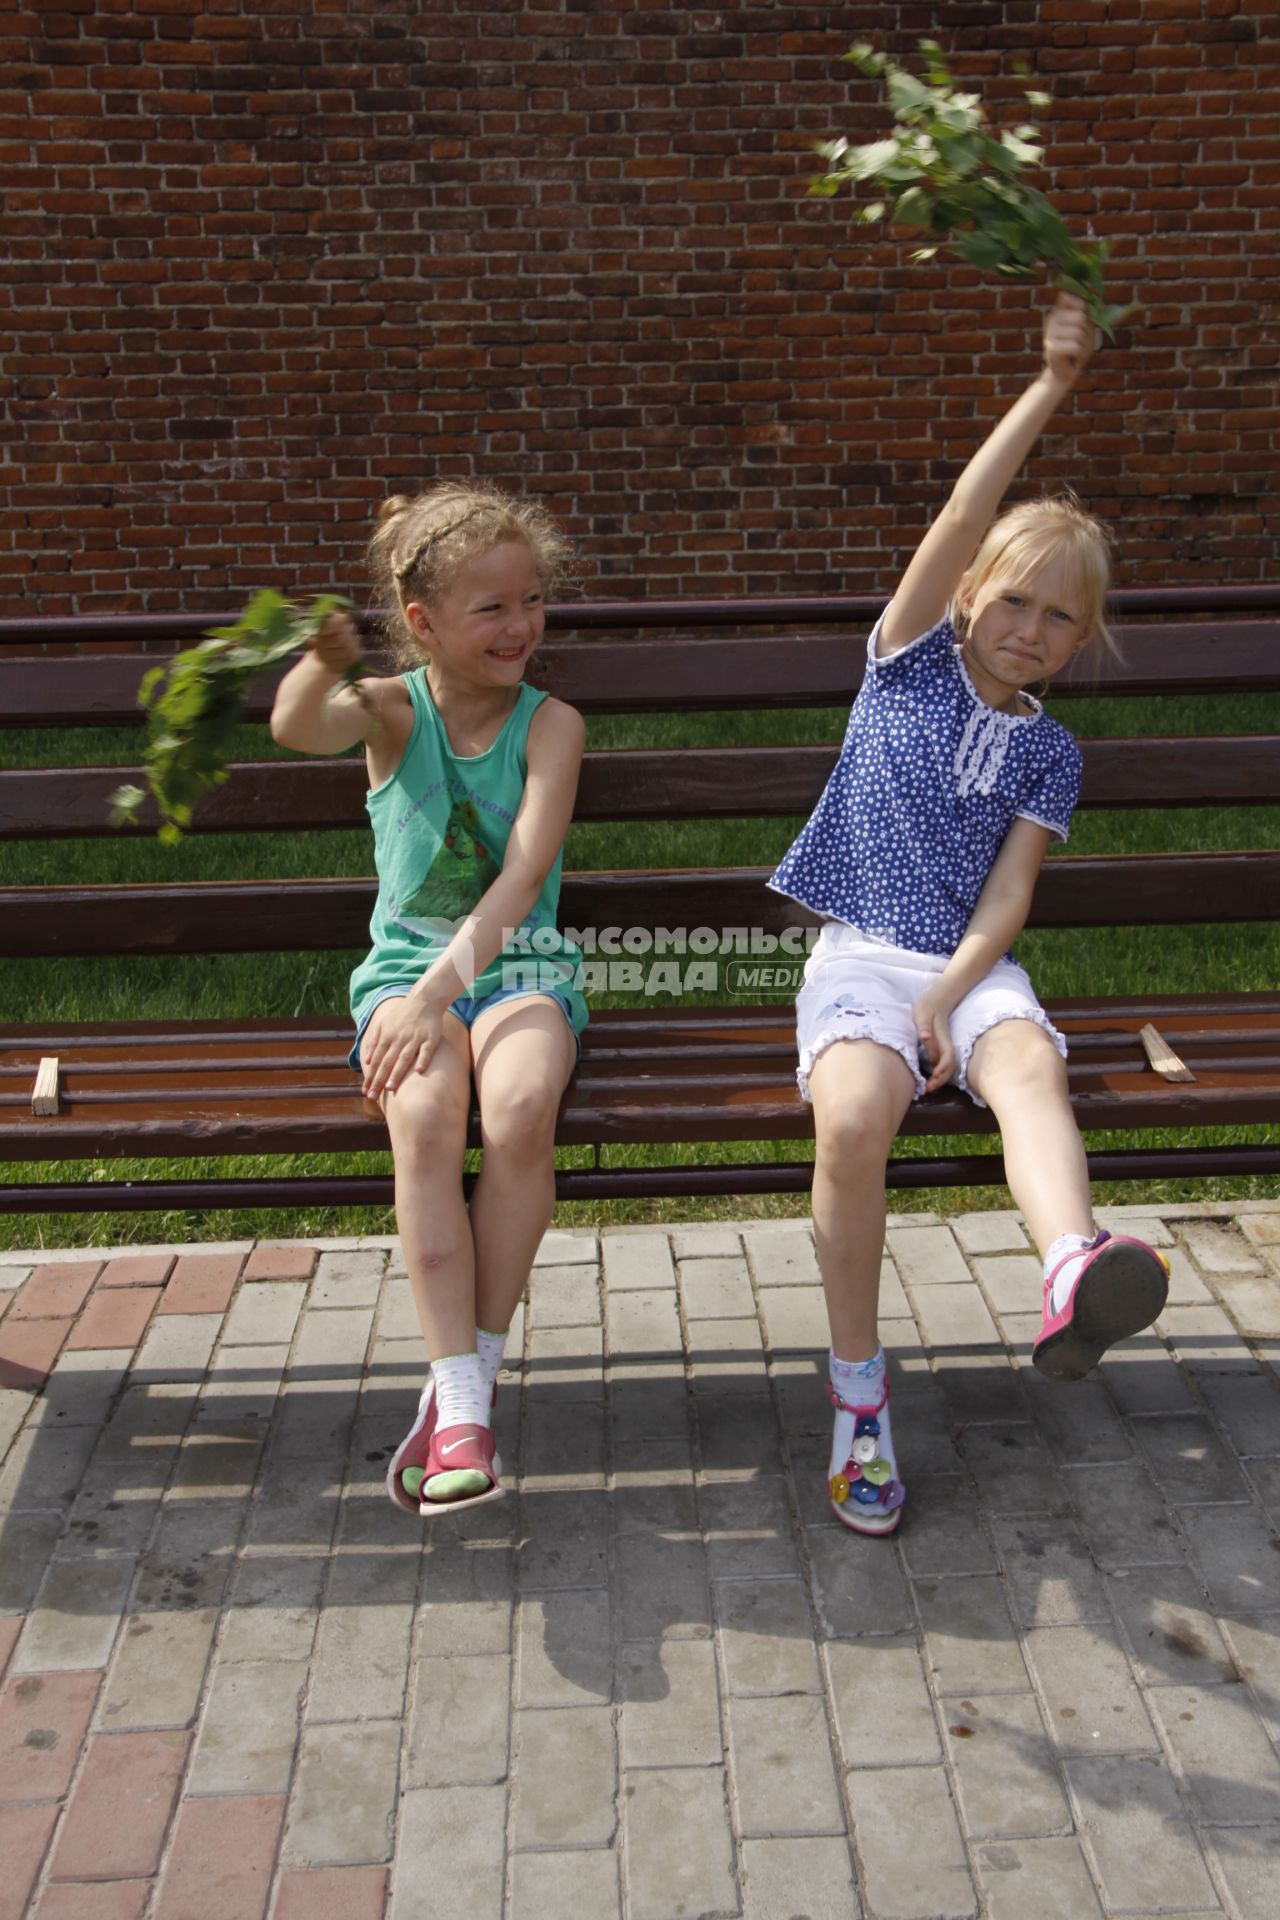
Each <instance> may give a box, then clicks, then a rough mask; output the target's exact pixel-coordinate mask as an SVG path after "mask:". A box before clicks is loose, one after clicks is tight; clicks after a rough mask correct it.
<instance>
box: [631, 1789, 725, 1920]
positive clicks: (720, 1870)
mask: <svg viewBox="0 0 1280 1920" xmlns="http://www.w3.org/2000/svg"><path fill="white" fill-rule="evenodd" d="M624 1806H625V1821H626V1854H625V1859H626V1886H627V1913H628V1915H629V1916H630V1920H668V1916H670V1915H671V1914H674V1913H686V1914H695V1913H697V1914H703V1913H706V1914H711V1913H732V1912H734V1911H735V1910H736V1908H737V1904H738V1890H737V1886H736V1884H735V1881H734V1874H733V1864H732V1861H733V1851H732V1849H733V1842H732V1836H731V1834H730V1829H729V1816H728V1809H727V1807H726V1805H725V1785H724V1775H723V1773H722V1772H721V1771H720V1769H719V1768H718V1767H715V1768H703V1769H690V1768H688V1767H680V1768H675V1769H673V1770H671V1771H670V1772H668V1771H665V1770H661V1769H654V1770H653V1771H641V1772H637V1773H633V1774H630V1775H628V1777H627V1786H626V1797H625V1801H624Z"/></svg>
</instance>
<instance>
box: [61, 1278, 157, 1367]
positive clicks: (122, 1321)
mask: <svg viewBox="0 0 1280 1920" xmlns="http://www.w3.org/2000/svg"><path fill="white" fill-rule="evenodd" d="M159 1298H160V1289H159V1287H130V1288H129V1289H128V1290H127V1291H120V1290H118V1289H117V1290H113V1291H112V1292H110V1293H103V1294H95V1296H94V1298H93V1299H92V1300H91V1301H90V1302H89V1304H88V1306H87V1307H86V1308H85V1310H84V1312H83V1313H82V1314H81V1315H80V1318H79V1319H78V1320H77V1322H76V1324H75V1326H74V1327H73V1328H72V1329H71V1333H70V1335H69V1337H68V1339H67V1350H68V1351H69V1352H74V1351H76V1350H77V1349H79V1348H86V1347H95V1348H96V1347H136V1346H137V1344H138V1342H139V1340H141V1338H142V1335H143V1333H144V1332H145V1330H146V1325H147V1322H148V1320H149V1319H150V1318H151V1313H152V1309H153V1308H154V1307H155V1304H156V1302H157V1300H158V1299H159Z"/></svg>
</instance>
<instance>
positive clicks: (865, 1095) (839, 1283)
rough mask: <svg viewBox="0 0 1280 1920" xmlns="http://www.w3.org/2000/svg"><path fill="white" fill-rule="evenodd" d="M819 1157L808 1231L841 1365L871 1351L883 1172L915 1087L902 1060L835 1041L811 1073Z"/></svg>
mask: <svg viewBox="0 0 1280 1920" xmlns="http://www.w3.org/2000/svg"><path fill="white" fill-rule="evenodd" d="M809 1090H810V1093H811V1094H812V1096H813V1117H814V1127H815V1131H816V1133H817V1157H816V1160H815V1164H814V1172H813V1233H814V1241H815V1243H816V1246H817V1250H818V1266H819V1267H820V1269H821V1271H822V1286H823V1291H824V1292H825V1294H826V1299H827V1318H828V1319H829V1320H830V1322H831V1345H832V1347H833V1349H834V1351H835V1352H836V1353H837V1354H838V1355H839V1357H840V1358H841V1359H842V1360H853V1361H859V1360H869V1359H870V1358H871V1356H872V1355H873V1354H874V1353H875V1350H876V1347H877V1344H878V1336H877V1333H876V1311H877V1307H878V1305H879V1299H880V1255H881V1251H882V1249H883V1246H884V1218H885V1200H884V1169H885V1162H886V1161H887V1160H888V1158H889V1149H890V1147H891V1146H892V1145H893V1139H894V1135H895V1134H896V1133H897V1131H898V1128H899V1126H900V1125H901V1124H902V1116H903V1115H904V1113H905V1112H906V1111H907V1108H908V1107H909V1106H910V1105H911V1100H912V1096H913V1094H914V1092H915V1082H914V1080H913V1078H912V1076H911V1073H910V1071H909V1069H908V1067H907V1064H906V1062H905V1061H904V1060H903V1059H901V1057H900V1056H899V1055H898V1054H896V1053H894V1052H893V1051H892V1049H890V1048H888V1047H882V1046H880V1045H879V1044H878V1043H877V1042H876V1041H874V1040H838V1041H836V1042H835V1044H834V1045H833V1046H830V1047H828V1048H827V1049H826V1051H825V1052H824V1053H821V1054H820V1055H819V1056H818V1058H817V1060H816V1061H815V1062H814V1066H813V1071H812V1072H811V1073H810V1075H809Z"/></svg>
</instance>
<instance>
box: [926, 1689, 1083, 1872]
mask: <svg viewBox="0 0 1280 1920" xmlns="http://www.w3.org/2000/svg"><path fill="white" fill-rule="evenodd" d="M944 1724H945V1726H946V1730H947V1747H948V1751H949V1754H950V1757H951V1761H952V1764H953V1765H954V1767H955V1770H956V1780H957V1785H958V1787H959V1793H960V1804H961V1809H962V1811H963V1815H964V1824H965V1830H966V1832H967V1833H968V1834H969V1836H970V1837H971V1838H972V1839H994V1838H1006V1837H1007V1838H1015V1839H1016V1838H1017V1837H1019V1836H1022V1835H1026V1836H1031V1835H1033V1834H1046V1833H1053V1832H1059V1833H1069V1832H1070V1830H1071V1813H1070V1809H1069V1808H1068V1806H1067V1802H1066V1798H1065V1796H1064V1794H1063V1792H1062V1788H1061V1785H1060V1784H1059V1780H1058V1770H1057V1766H1056V1764H1055V1762H1054V1757H1053V1751H1052V1748H1051V1747H1050V1745H1049V1742H1048V1740H1047V1739H1046V1738H1045V1733H1044V1727H1043V1725H1042V1723H1041V1719H1040V1710H1039V1707H1038V1706H1037V1704H1036V1701H1035V1698H1034V1696H1033V1695H1032V1694H1029V1693H1022V1694H1018V1693H1006V1694H980V1695H978V1696H977V1697H976V1698H972V1697H966V1698H965V1699H964V1700H961V1701H959V1702H952V1704H951V1705H950V1707H949V1708H948V1711H947V1715H946V1719H945V1723H944Z"/></svg>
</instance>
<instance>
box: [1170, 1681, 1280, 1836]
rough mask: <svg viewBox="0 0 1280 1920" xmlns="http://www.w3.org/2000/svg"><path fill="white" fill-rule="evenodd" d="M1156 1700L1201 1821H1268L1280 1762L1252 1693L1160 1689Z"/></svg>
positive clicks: (1237, 1823) (1278, 1785)
mask: <svg viewBox="0 0 1280 1920" xmlns="http://www.w3.org/2000/svg"><path fill="white" fill-rule="evenodd" d="M1150 1699H1151V1705H1152V1709H1153V1711H1154V1713H1155V1715H1156V1717H1157V1719H1158V1720H1159V1721H1160V1724H1161V1725H1162V1727H1163V1728H1164V1733H1165V1738H1166V1739H1167V1740H1168V1742H1169V1745H1170V1746H1171V1747H1172V1748H1173V1751H1174V1753H1175V1754H1176V1756H1177V1759H1178V1763H1179V1766H1180V1769H1181V1772H1182V1777H1183V1779H1184V1781H1185V1782H1186V1785H1187V1790H1188V1791H1189V1793H1190V1794H1191V1797H1192V1799H1193V1801H1194V1802H1195V1803H1196V1806H1197V1808H1198V1810H1199V1814H1200V1818H1201V1819H1202V1820H1203V1821H1205V1822H1206V1823H1207V1824H1208V1825H1210V1826H1245V1825H1249V1824H1251V1823H1253V1822H1256V1821H1259V1820H1265V1819H1267V1818H1268V1816H1269V1815H1270V1814H1271V1812H1272V1811H1273V1810H1274V1808H1275V1806H1276V1792H1277V1788H1280V1762H1278V1761H1277V1759H1276V1755H1275V1750H1274V1748H1273V1747H1272V1745H1271V1742H1270V1741H1269V1740H1268V1738H1267V1736H1266V1733H1265V1731H1264V1729H1263V1726H1262V1723H1261V1721H1260V1720H1259V1718H1258V1716H1257V1713H1256V1712H1255V1711H1254V1706H1253V1701H1252V1698H1251V1697H1250V1694H1249V1691H1248V1689H1247V1688H1246V1687H1154V1688H1153V1689H1152V1691H1151V1695H1150Z"/></svg>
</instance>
